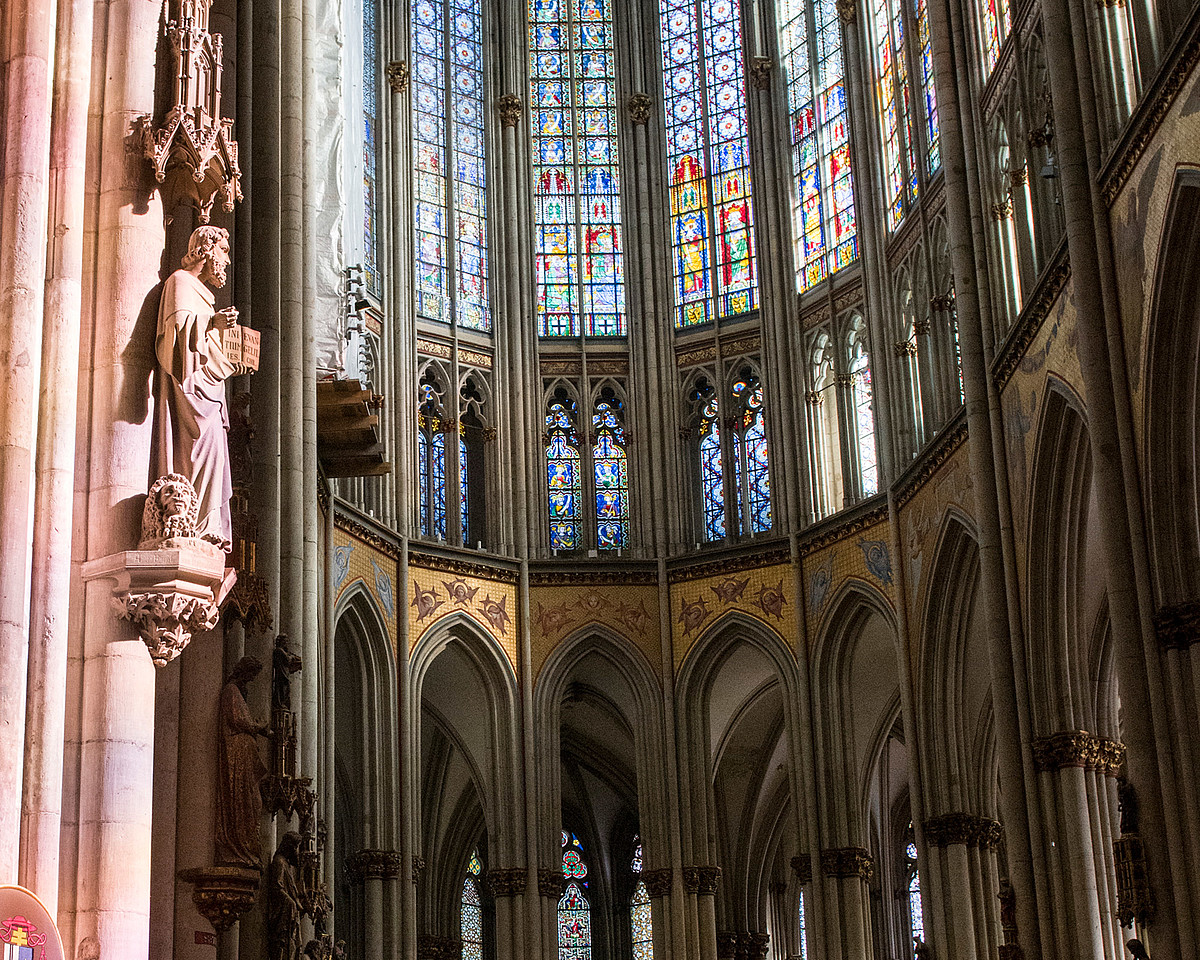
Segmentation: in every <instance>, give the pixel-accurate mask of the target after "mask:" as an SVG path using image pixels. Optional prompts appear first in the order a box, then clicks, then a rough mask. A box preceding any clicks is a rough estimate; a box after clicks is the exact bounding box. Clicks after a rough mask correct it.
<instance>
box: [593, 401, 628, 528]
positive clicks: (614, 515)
mask: <svg viewBox="0 0 1200 960" xmlns="http://www.w3.org/2000/svg"><path fill="white" fill-rule="evenodd" d="M623 414H624V410H623V404H622V403H621V401H620V400H619V399H618V398H617V396H616V395H615V393H614V392H613V391H612V390H611V389H606V390H604V391H603V392H602V393H601V395H600V397H599V399H598V400H597V401H596V412H595V413H593V414H592V430H593V435H594V445H593V447H592V470H593V473H594V475H595V481H596V546H597V547H598V548H599V549H601V550H617V549H620V548H622V547H626V546H628V545H629V460H628V457H627V456H626V453H625V425H624V423H623V422H622V419H621V418H622V416H623Z"/></svg>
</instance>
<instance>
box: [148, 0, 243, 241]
mask: <svg viewBox="0 0 1200 960" xmlns="http://www.w3.org/2000/svg"><path fill="white" fill-rule="evenodd" d="M210 4H211V0H171V2H170V3H169V4H168V14H167V15H168V17H169V18H170V19H168V21H167V24H166V27H165V28H164V32H165V34H166V40H167V45H168V46H169V47H170V49H171V63H172V67H173V76H172V78H171V84H170V87H171V93H170V101H169V103H170V105H169V107H168V108H167V112H166V114H165V116H164V117H163V119H162V122H161V123H158V124H155V123H154V121H153V119H152V118H151V117H142V118H141V119H140V120H139V122H138V126H139V128H140V129H139V132H140V135H141V139H142V150H143V152H144V154H145V156H146V159H147V160H149V161H150V163H151V164H152V165H153V167H154V177H155V179H156V180H157V181H158V182H159V183H160V184H162V188H161V193H162V197H163V209H164V211H165V212H166V214H167V216H168V218H169V217H170V216H171V214H172V212H173V211H174V209H175V207H176V205H177V204H179V203H187V204H189V205H190V206H193V207H194V208H195V209H196V214H197V218H198V219H199V221H200V223H202V224H204V223H208V221H209V218H210V217H211V215H212V208H213V204H214V203H215V202H216V201H218V200H220V201H221V206H222V208H223V209H224V210H225V212H226V213H232V212H233V205H234V203H235V201H238V200H241V199H242V189H241V175H242V171H241V168H240V167H239V166H238V145H237V141H236V140H234V139H233V120H232V119H230V118H229V117H222V116H221V74H222V71H223V68H224V63H223V61H224V52H223V44H222V40H221V35H220V34H219V33H209V32H208V9H209V6H210Z"/></svg>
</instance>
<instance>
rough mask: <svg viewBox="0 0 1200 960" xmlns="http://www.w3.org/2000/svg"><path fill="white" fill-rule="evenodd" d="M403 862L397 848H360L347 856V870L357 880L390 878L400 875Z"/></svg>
mask: <svg viewBox="0 0 1200 960" xmlns="http://www.w3.org/2000/svg"><path fill="white" fill-rule="evenodd" d="M403 862H404V861H403V860H402V859H401V857H400V854H398V853H397V852H396V851H395V850H359V851H358V853H354V854H351V855H350V856H348V857H347V858H346V872H347V873H349V874H350V876H351V878H352V879H354V880H356V881H362V880H366V879H368V878H378V879H380V880H389V879H391V878H393V877H397V876H399V875H400V865H401V864H402V863H403Z"/></svg>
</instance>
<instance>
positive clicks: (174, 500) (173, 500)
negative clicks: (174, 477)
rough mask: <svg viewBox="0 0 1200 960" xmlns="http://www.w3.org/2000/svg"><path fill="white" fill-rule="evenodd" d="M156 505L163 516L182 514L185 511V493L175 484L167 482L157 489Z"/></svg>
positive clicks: (186, 506)
mask: <svg viewBox="0 0 1200 960" xmlns="http://www.w3.org/2000/svg"><path fill="white" fill-rule="evenodd" d="M158 505H159V506H160V507H161V508H162V513H163V517H164V518H170V517H178V516H182V515H183V514H185V513H187V508H188V504H187V495H186V494H185V493H184V491H183V490H181V489H180V488H179V487H178V486H177V485H176V484H174V483H168V484H166V485H165V486H164V487H163V488H162V489H161V490H160V491H158Z"/></svg>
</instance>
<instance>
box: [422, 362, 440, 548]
mask: <svg viewBox="0 0 1200 960" xmlns="http://www.w3.org/2000/svg"><path fill="white" fill-rule="evenodd" d="M421 391H422V398H423V399H422V403H421V409H420V412H419V413H418V415H417V459H418V461H419V462H418V465H417V467H418V474H419V481H420V485H421V491H420V494H421V495H420V505H421V533H422V535H423V536H426V537H435V538H437V539H438V540H445V539H446V433H445V423H444V422H443V420H442V417H441V413H440V408H439V407H438V400H437V393H436V391H435V390H434V388H433V386H432V385H431V384H429V383H423V384H422V385H421Z"/></svg>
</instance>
